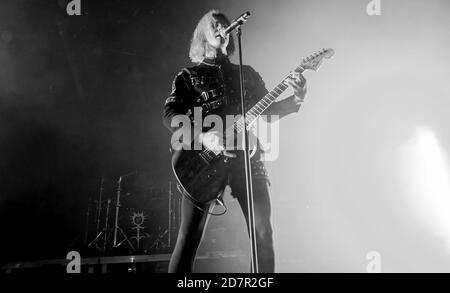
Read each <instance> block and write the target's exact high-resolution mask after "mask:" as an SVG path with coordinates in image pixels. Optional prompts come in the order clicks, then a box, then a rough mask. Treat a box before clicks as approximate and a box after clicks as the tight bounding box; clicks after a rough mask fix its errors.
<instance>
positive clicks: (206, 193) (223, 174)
mask: <svg viewBox="0 0 450 293" xmlns="http://www.w3.org/2000/svg"><path fill="white" fill-rule="evenodd" d="M200 153H201V151H195V150H188V151H186V150H180V151H175V152H174V153H173V156H172V169H173V172H174V174H175V177H176V178H177V181H178V184H179V185H178V186H179V188H180V191H181V192H182V193H183V195H185V196H186V197H187V198H189V199H191V200H192V201H194V203H198V204H208V203H211V202H213V201H214V200H215V199H217V198H219V197H220V196H221V195H222V192H223V190H224V188H225V186H226V185H227V179H228V171H229V168H230V162H229V160H228V158H226V157H224V156H221V155H219V156H217V157H216V158H215V159H213V160H212V161H210V162H208V161H206V160H205V159H204V158H203V157H201V156H200Z"/></svg>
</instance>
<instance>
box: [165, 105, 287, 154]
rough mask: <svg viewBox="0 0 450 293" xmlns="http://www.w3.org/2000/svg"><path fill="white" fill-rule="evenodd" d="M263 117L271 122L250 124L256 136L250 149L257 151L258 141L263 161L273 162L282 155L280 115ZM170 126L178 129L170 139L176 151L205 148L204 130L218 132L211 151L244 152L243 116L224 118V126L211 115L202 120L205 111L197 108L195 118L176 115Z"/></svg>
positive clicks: (251, 140)
mask: <svg viewBox="0 0 450 293" xmlns="http://www.w3.org/2000/svg"><path fill="white" fill-rule="evenodd" d="M261 117H262V118H263V119H264V120H266V121H270V123H264V122H263V123H261V121H260V120H259V119H256V120H254V121H252V122H251V123H250V129H247V130H250V131H251V132H252V134H253V135H249V149H250V150H252V149H255V147H256V146H257V144H258V141H257V138H258V140H259V143H260V144H259V146H260V147H261V149H262V150H263V151H264V160H265V161H274V160H276V159H277V158H278V154H279V116H278V115H270V116H265V115H262V116H261ZM269 126H270V127H269ZM171 127H174V128H178V129H177V130H176V131H174V133H173V134H172V139H171V144H172V148H173V149H174V150H176V151H179V150H203V149H205V143H204V141H201V139H200V138H201V137H202V134H203V129H205V128H206V129H208V131H207V132H210V133H215V134H216V138H217V141H216V143H215V144H216V146H217V148H211V147H207V148H208V149H209V150H211V151H213V152H215V153H217V154H218V153H220V152H221V151H223V150H226V151H236V150H244V143H243V135H242V134H243V133H242V132H243V128H244V119H243V118H242V116H241V115H225V123H224V121H223V118H222V117H220V116H218V115H208V116H206V117H205V118H204V119H203V116H202V108H201V107H195V108H194V114H193V119H191V117H190V116H188V115H176V116H174V117H173V118H172V121H171Z"/></svg>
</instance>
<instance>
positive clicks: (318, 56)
mask: <svg viewBox="0 0 450 293" xmlns="http://www.w3.org/2000/svg"><path fill="white" fill-rule="evenodd" d="M333 55H334V50H333V49H331V48H328V49H322V50H320V51H318V52H316V53H314V54H311V55H309V56H308V57H306V58H304V59H303V60H302V63H301V65H300V66H301V67H302V68H303V69H305V70H307V69H308V70H314V71H317V70H318V69H319V67H320V65H321V64H322V61H323V59H324V58H326V59H329V58H331V57H333Z"/></svg>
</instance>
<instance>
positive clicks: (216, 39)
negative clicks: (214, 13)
mask: <svg viewBox="0 0 450 293" xmlns="http://www.w3.org/2000/svg"><path fill="white" fill-rule="evenodd" d="M226 27H227V25H226V23H225V21H223V20H220V19H217V18H213V20H212V22H211V23H210V24H209V26H208V27H207V28H205V36H206V40H207V41H208V43H209V44H210V45H211V47H213V48H214V49H217V50H219V49H222V51H223V50H224V49H226V47H227V46H228V43H229V41H230V37H229V36H226V37H225V38H223V37H222V36H221V35H220V31H221V30H222V29H225V28H226Z"/></svg>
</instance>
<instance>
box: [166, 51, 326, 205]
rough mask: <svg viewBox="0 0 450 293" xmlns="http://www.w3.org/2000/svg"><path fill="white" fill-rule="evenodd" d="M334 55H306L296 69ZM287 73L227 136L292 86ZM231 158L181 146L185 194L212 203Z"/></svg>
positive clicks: (175, 163) (178, 171) (178, 159)
mask: <svg viewBox="0 0 450 293" xmlns="http://www.w3.org/2000/svg"><path fill="white" fill-rule="evenodd" d="M333 55H334V50H333V49H323V50H320V51H318V52H317V53H314V54H311V55H310V56H308V57H306V58H304V59H303V60H302V62H301V64H300V66H298V67H297V68H296V69H295V70H294V71H296V72H300V73H303V72H305V71H306V70H312V71H317V70H318V69H319V67H320V65H321V64H322V61H323V59H324V58H326V59H329V58H331V57H332V56H333ZM290 76H291V74H289V75H288V76H286V77H285V78H284V79H283V80H282V81H281V82H280V83H279V84H278V85H277V86H276V87H275V88H274V89H273V90H272V91H270V92H269V93H268V94H267V95H265V96H264V97H263V98H261V99H260V100H259V101H258V103H256V104H255V105H254V106H253V107H252V108H251V109H250V110H248V111H247V112H246V115H245V121H244V118H243V117H241V118H240V119H239V120H237V121H236V122H235V123H234V124H233V126H232V127H230V128H228V129H226V130H225V137H227V136H228V135H229V134H230V133H231V132H233V133H237V134H238V135H239V133H241V132H242V131H243V130H244V129H247V130H248V129H249V127H250V126H251V125H252V124H253V123H254V122H255V121H256V120H257V119H258V117H259V116H260V115H261V114H262V113H263V112H264V111H265V110H266V109H267V108H268V107H269V106H270V105H271V104H272V103H273V102H275V100H276V99H277V98H278V97H279V96H280V95H281V94H282V93H283V92H284V91H285V90H286V89H287V88H288V87H289V86H288V83H287V79H288V78H290ZM229 166H230V158H229V157H226V156H223V155H222V154H221V152H219V151H214V150H210V149H208V148H203V150H179V151H174V152H173V155H172V169H173V172H174V174H175V177H176V179H177V181H178V187H179V189H180V191H181V192H182V194H183V195H184V196H186V197H187V198H189V199H190V200H192V201H193V202H194V203H196V204H208V203H211V202H213V201H215V200H216V199H218V198H219V197H220V196H221V195H222V192H223V190H224V188H225V186H226V183H227V177H228V170H229Z"/></svg>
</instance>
